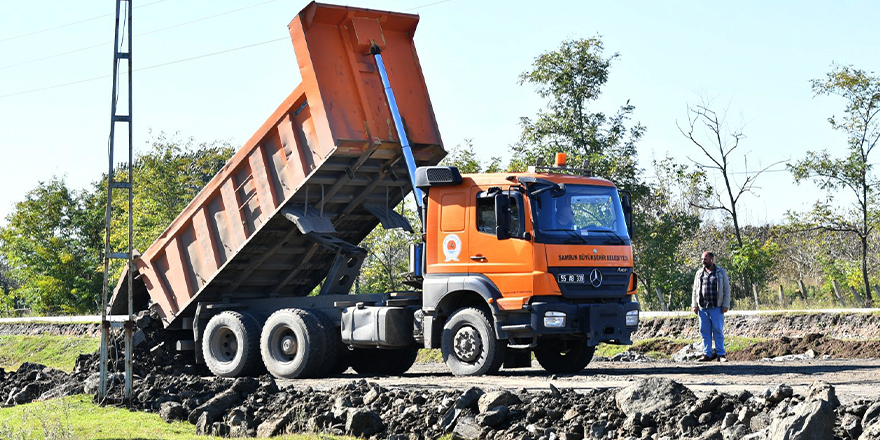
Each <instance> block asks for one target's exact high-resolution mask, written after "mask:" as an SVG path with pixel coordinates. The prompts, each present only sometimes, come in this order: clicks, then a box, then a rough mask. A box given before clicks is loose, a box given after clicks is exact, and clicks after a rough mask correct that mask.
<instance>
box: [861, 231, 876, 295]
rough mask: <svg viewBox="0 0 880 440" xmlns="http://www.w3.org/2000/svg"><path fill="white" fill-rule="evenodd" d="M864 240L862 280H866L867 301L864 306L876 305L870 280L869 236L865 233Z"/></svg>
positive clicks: (862, 238)
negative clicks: (872, 296)
mask: <svg viewBox="0 0 880 440" xmlns="http://www.w3.org/2000/svg"><path fill="white" fill-rule="evenodd" d="M861 240H862V280H863V281H864V282H865V303H864V304H862V307H874V299H873V298H871V281H869V280H868V236H867V235H863V236H862V237H861Z"/></svg>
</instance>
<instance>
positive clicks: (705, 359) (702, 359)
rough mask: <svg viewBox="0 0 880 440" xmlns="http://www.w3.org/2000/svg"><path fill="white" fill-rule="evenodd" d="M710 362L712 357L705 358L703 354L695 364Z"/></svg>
mask: <svg viewBox="0 0 880 440" xmlns="http://www.w3.org/2000/svg"><path fill="white" fill-rule="evenodd" d="M711 360H712V356H706V355H705V354H704V355H702V356H700V358H699V359H697V362H710V361H711Z"/></svg>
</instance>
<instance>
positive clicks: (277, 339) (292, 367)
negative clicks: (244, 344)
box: [260, 309, 325, 379]
mask: <svg viewBox="0 0 880 440" xmlns="http://www.w3.org/2000/svg"><path fill="white" fill-rule="evenodd" d="M324 339H325V338H324V334H323V332H322V330H321V327H320V324H319V323H318V320H317V319H316V318H315V317H314V316H313V315H311V314H309V313H307V312H306V311H305V310H301V309H281V310H278V311H276V312H275V313H273V314H272V315H271V316H269V319H267V320H266V323H265V324H264V325H263V332H262V333H261V335H260V354H261V355H262V357H263V363H264V364H265V365H266V369H267V370H269V373H270V374H272V375H273V376H275V377H278V378H281V379H297V378H305V377H314V376H315V375H316V374H318V373H319V372H320V368H321V366H322V364H323V362H324V357H325V350H324V348H325V344H324Z"/></svg>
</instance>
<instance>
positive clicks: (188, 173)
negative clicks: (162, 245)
mask: <svg viewBox="0 0 880 440" xmlns="http://www.w3.org/2000/svg"><path fill="white" fill-rule="evenodd" d="M234 152H235V148H234V147H232V146H231V145H229V144H228V143H225V142H217V141H215V142H211V143H204V142H202V143H197V142H195V141H194V140H193V139H192V138H189V139H184V140H181V139H178V138H176V137H175V136H168V135H166V134H165V133H160V134H159V135H158V136H156V137H155V138H154V139H153V140H152V141H151V142H150V147H149V149H147V150H146V151H144V152H141V153H138V154H137V156H136V157H135V160H134V167H133V170H134V192H133V194H134V205H133V215H132V217H133V228H134V237H133V239H132V245H133V247H134V248H135V249H137V250H139V251H144V250H146V248H147V247H148V246H150V244H152V243H153V241H155V240H156V238H158V237H159V236H160V235H161V234H162V232H163V231H164V230H165V228H167V227H168V225H170V224H171V222H172V221H173V220H174V219H175V218H177V216H178V214H180V212H181V211H183V209H184V208H186V206H187V205H188V204H189V203H190V202H191V201H192V199H193V198H195V196H196V195H197V194H198V193H199V191H201V190H202V188H203V187H204V186H205V185H206V184H207V183H208V182H209V181H210V180H211V178H213V177H214V175H215V174H217V172H218V171H220V169H221V168H223V165H224V164H225V163H226V161H227V160H229V158H230V157H231V156H232V154H233V153H234ZM115 173H116V174H117V176H120V175H121V173H127V171H125V170H123V169H122V168H119V169H117V170H116V171H115ZM121 178H122V177H121V176H120V177H117V180H121ZM106 182H107V177H106V176H104V178H103V179H102V180H101V181H100V182H96V183H95V198H96V200H98V201H100V203H97V204H93V205H92V206H93V208H92V209H93V210H95V211H96V212H100V215H101V218H102V222H101V249H102V251H103V246H104V245H103V243H104V242H103V216H104V204H105V203H106V200H107V192H106V191H107V183H106ZM113 194H114V200H113V219H112V228H111V251H116V252H125V251H126V250H127V249H126V242H127V235H128V227H127V224H128V195H127V193H126V192H125V191H119V190H117V191H114V193H113ZM123 267H124V262H119V261H114V265H113V271H112V272H113V277H112V278H111V280H113V281H112V282H115V280H116V276H117V275H118V274H119V271H120V270H122V268H123Z"/></svg>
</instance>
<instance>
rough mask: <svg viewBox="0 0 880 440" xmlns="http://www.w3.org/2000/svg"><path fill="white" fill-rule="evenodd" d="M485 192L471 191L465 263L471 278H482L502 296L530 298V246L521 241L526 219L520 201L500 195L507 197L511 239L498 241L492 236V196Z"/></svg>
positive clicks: (517, 196) (515, 196) (511, 193)
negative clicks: (486, 278)
mask: <svg viewBox="0 0 880 440" xmlns="http://www.w3.org/2000/svg"><path fill="white" fill-rule="evenodd" d="M487 189H488V188H480V187H473V188H472V189H471V193H470V197H471V201H472V202H471V203H470V207H471V212H470V213H469V217H470V220H471V221H470V222H469V223H470V224H469V225H468V228H469V230H468V234H467V236H468V241H469V246H468V255H467V258H468V260H469V261H468V263H469V265H470V268H469V272H470V273H471V274H484V275H486V276H487V277H489V279H490V280H492V281H493V282H494V283H495V285H496V286H497V287H498V288H499V289H500V290H501V293H502V296H504V297H512V296H530V295H532V294H533V287H532V285H533V283H532V271H533V266H534V256H533V247H532V243H531V241H529V240H525V239H523V238H522V237H523V236H524V232H525V230H526V229H525V228H526V220H525V219H526V216H525V215H524V213H525V211H524V209H525V206H524V204H523V197H522V195H521V194H519V193H517V192H515V191H504V192H503V193H505V194H507V195H508V196H509V197H510V215H511V218H510V235H511V238H509V239H506V240H499V239H498V238H497V237H496V235H495V199H494V197H495V193H497V192H493V193H490V192H488V191H486V190H487Z"/></svg>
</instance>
